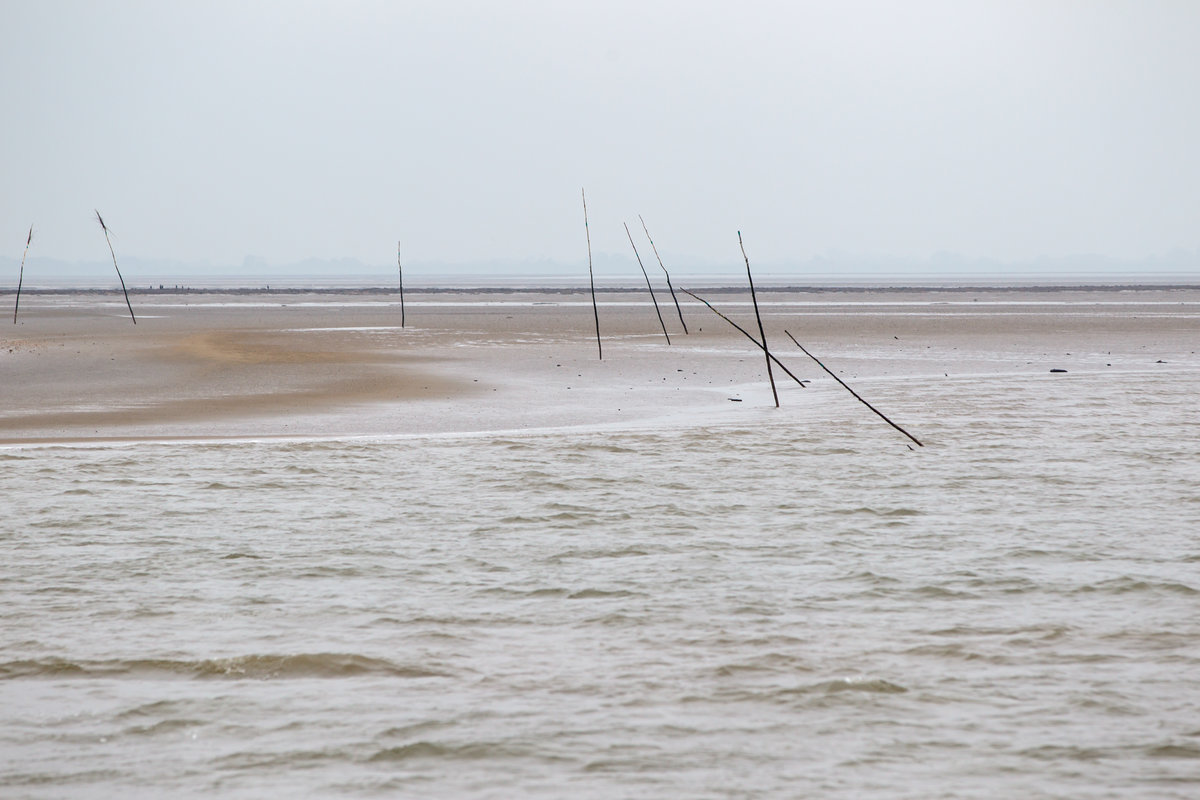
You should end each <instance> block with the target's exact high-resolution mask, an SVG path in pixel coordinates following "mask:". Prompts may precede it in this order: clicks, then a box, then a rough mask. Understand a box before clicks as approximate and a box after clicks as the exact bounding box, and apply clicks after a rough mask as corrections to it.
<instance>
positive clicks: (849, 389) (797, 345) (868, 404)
mask: <svg viewBox="0 0 1200 800" xmlns="http://www.w3.org/2000/svg"><path fill="white" fill-rule="evenodd" d="M784 333H787V337H788V338H789V339H791V340H792V341H793V342H796V337H795V336H792V334H791V333H788V331H786V330H785V331H784ZM796 347H799V348H800V349H801V350H802V351H803V352H804V355H806V356H808V357H809V358H811V359H812V360H813V361H816V362H817V366H818V367H820V368H821V369H823V370H825V371H826V372H827V373H829V377H831V378H833V379H834V380H835V381H837V382H838V383H840V384H841V385H842V387H843V388H845V390H846V391H847V392H849V393H850V394H852V395H854V398H855V399H856V400H858V402H860V403H862V404H863V405H864V406H866V407H867V408H869V409H871V410H872V411H874V412H875V413H876V414H878V415H879V418H880V419H881V420H883V421H884V422H886V423H887V424H888V425H891V426H892V427H893V428H895V429H896V430H898V431H900V432H901V433H903V434H904V435H905V436H907V437H908V438H909V439H912V440H913V441H914V442H916V443H917V447H924V446H925V445H923V444H921V442H920V440H918V439H917V437H915V436H913V435H912V434H911V433H909V432H908V431H906V430H904V428H901V427H900V426H899V425H897V424H896V423H894V422H892V421H891V420H890V419H888V418H887V417H886V416H884V414H883V412H882V411H880V410H879V409H878V408H876V407H875V406H873V405H871V404H870V403H868V402H867V401H866V400H863V399H862V397H860V396H859V394H858V392H856V391H854V390H853V389H851V388H850V387H849V386H847V385H846V382H845V381H844V380H842V379H841V378H839V377H838V376H837V375H834V374H833V370H831V369H830V368H829V367H827V366H825V365H824V364H822V363H821V360H820V359H819V358H817V357H816V356H814V355H813V354H812V353H810V352H808V351H807V350H805V349H804V345H802V344H800V343H799V342H796Z"/></svg>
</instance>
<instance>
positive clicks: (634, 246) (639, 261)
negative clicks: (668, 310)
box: [625, 225, 671, 344]
mask: <svg viewBox="0 0 1200 800" xmlns="http://www.w3.org/2000/svg"><path fill="white" fill-rule="evenodd" d="M625 235H626V236H628V237H629V246H630V247H632V248H633V254H634V256H636V257H637V262H638V266H639V267H641V268H642V275H643V276H644V277H645V278H646V288H647V289H649V290H650V299H651V300H652V301H654V313H655V314H658V324H659V325H661V326H662V332H663V336H666V337H667V344H670V343H671V336H670V334H668V333H667V323H665V322H663V318H662V312H661V311H659V310H658V298H656V297H655V296H654V287H653V286H651V285H650V276H649V275H648V274H646V267H645V266H644V265H643V264H642V257H641V256H640V255H638V251H637V245H636V244H634V243H633V234H631V233H630V232H629V226H628V225H625Z"/></svg>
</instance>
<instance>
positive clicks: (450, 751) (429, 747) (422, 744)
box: [367, 740, 528, 763]
mask: <svg viewBox="0 0 1200 800" xmlns="http://www.w3.org/2000/svg"><path fill="white" fill-rule="evenodd" d="M525 755H528V753H527V752H526V751H525V750H524V749H522V748H515V747H512V746H510V745H504V744H494V743H491V742H470V743H467V744H443V743H439V742H429V741H425V740H421V741H417V742H411V743H409V744H404V745H399V746H397V747H388V748H385V749H383V750H380V751H378V752H377V753H375V754H374V755H372V756H371V757H370V758H368V759H367V761H369V762H372V763H379V762H393V761H413V760H430V759H437V760H451V761H473V760H480V759H494V758H505V757H509V758H511V757H520V756H525Z"/></svg>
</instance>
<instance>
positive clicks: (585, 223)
mask: <svg viewBox="0 0 1200 800" xmlns="http://www.w3.org/2000/svg"><path fill="white" fill-rule="evenodd" d="M579 193H580V195H581V196H582V197H583V232H584V233H585V234H587V247H588V282H589V283H590V284H591V286H592V313H593V314H594V315H595V316H596V352H597V353H598V354H599V356H600V360H601V361H603V360H604V348H603V347H601V346H600V307H599V306H597V305H596V278H595V276H594V275H593V274H592V233H591V231H590V230H588V221H587V194H586V193H585V192H584V191H583V189H580V190H579Z"/></svg>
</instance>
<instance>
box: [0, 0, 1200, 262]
mask: <svg viewBox="0 0 1200 800" xmlns="http://www.w3.org/2000/svg"><path fill="white" fill-rule="evenodd" d="M1198 36H1200V3H1195V2H1190V1H1189V0H1179V1H1177V2H1168V1H1164V0H1160V1H1157V2H1156V1H1155V0H1142V1H1141V2H1123V1H1122V0H1105V2H1091V1H1090V0H1086V1H1085V0H1080V1H1078V2H1075V1H1069V0H1036V1H1034V2H1023V0H998V1H997V2H989V1H988V0H945V1H942V0H906V2H898V1H896V2H875V1H873V0H837V1H836V2H804V1H803V0H790V1H788V2H755V1H754V0H746V1H743V2H737V3H735V2H711V0H686V1H684V0H678V1H672V2H655V0H637V1H636V2H632V1H627V0H605V1H604V2H586V1H585V2H557V1H551V2H536V1H534V0H505V2H465V1H459V0H438V1H437V2H424V0H412V1H411V2H400V1H397V2H369V1H368V0H338V1H337V2H333V1H330V2H315V1H309V0H258V1H257V2H255V0H249V1H247V0H236V2H226V1H225V0H206V1H205V2H187V1H186V0H180V1H179V2H170V3H163V2H158V1H157V0H152V1H148V2H133V1H131V0H108V1H107V2H103V3H101V2H61V1H57V0H36V1H35V0H25V1H21V0H10V1H9V2H6V3H5V4H4V25H3V32H2V33H0V45H2V46H0V107H2V108H3V109H4V110H5V119H4V124H3V125H2V126H0V149H2V152H3V154H4V155H3V158H2V159H0V187H2V189H0V237H3V241H2V242H0V255H3V256H4V257H6V258H8V259H13V258H17V257H19V255H20V253H21V250H22V248H23V246H24V244H25V235H26V231H27V229H28V227H29V225H30V224H32V225H33V226H34V235H35V239H34V247H33V248H31V255H30V257H31V259H33V258H34V257H35V256H36V257H40V258H54V259H61V260H65V261H102V260H103V259H104V258H107V255H108V252H107V246H106V245H105V243H104V240H103V234H102V233H101V231H100V229H99V226H98V225H97V224H96V222H95V219H94V216H93V209H99V210H100V211H101V213H102V214H103V215H104V218H105V221H106V222H107V223H108V225H109V227H110V228H111V229H112V230H113V232H114V239H113V244H114V247H115V248H116V249H117V251H118V253H119V254H121V255H122V256H123V257H133V258H139V259H149V260H155V259H157V260H161V261H164V262H171V263H182V264H196V265H210V266H213V267H222V266H229V267H231V268H233V269H231V271H233V270H234V269H237V268H245V267H246V266H247V265H248V264H251V263H259V264H264V263H265V264H288V263H294V262H300V261H304V260H312V259H316V260H323V261H328V262H331V263H332V262H338V261H344V263H345V264H346V265H347V266H346V268H347V269H351V268H353V266H354V265H355V264H357V263H361V264H368V265H389V264H393V265H394V263H395V258H396V247H397V241H399V242H400V243H401V251H402V254H403V257H404V261H405V263H406V264H408V265H409V267H410V268H414V269H417V270H419V269H420V268H421V266H422V265H426V266H428V265H439V264H441V265H460V266H461V265H473V266H475V267H478V268H479V269H481V270H486V269H510V270H511V269H513V268H514V265H518V266H519V265H522V264H526V265H543V266H545V265H551V266H552V267H553V268H559V267H561V268H563V269H567V270H572V269H579V268H583V269H586V263H587V261H586V259H587V249H586V248H587V244H586V241H585V232H584V226H583V208H582V204H581V190H582V189H586V192H587V205H588V214H589V231H590V233H591V238H592V246H593V249H594V250H595V252H596V253H597V254H598V257H600V258H603V255H602V254H620V255H621V256H622V257H624V256H627V255H629V254H631V252H632V251H631V250H630V248H629V242H628V240H627V238H626V234H625V230H624V227H623V223H628V224H629V225H630V230H631V231H633V232H634V234H635V237H634V241H635V242H636V243H637V245H638V247H639V249H640V250H642V254H643V257H644V258H647V259H652V258H653V256H652V254H651V253H650V252H649V248H648V245H647V244H646V243H645V234H644V233H642V231H641V224H640V223H639V222H638V215H639V214H641V215H642V216H643V218H644V219H645V222H646V224H647V226H648V227H649V229H650V232H651V233H652V234H653V236H654V241H655V244H656V245H657V246H658V250H659V252H660V254H661V255H662V257H663V259H664V261H666V262H667V263H668V266H669V267H672V268H675V267H678V268H682V269H686V268H687V267H689V266H697V265H706V264H723V263H731V264H734V265H737V264H738V263H740V258H741V255H740V252H739V250H738V246H737V232H738V231H739V230H740V231H742V233H743V235H744V237H745V239H746V248H747V252H748V254H749V255H750V256H751V258H752V259H753V260H754V261H755V262H756V263H763V264H768V265H775V266H776V267H779V268H786V267H787V265H802V264H805V263H811V262H813V260H814V259H815V260H821V259H825V260H829V259H833V260H834V261H837V260H838V259H842V260H851V261H852V260H854V259H855V258H862V259H892V260H896V261H897V262H898V263H908V262H912V263H914V264H916V263H927V262H929V260H930V259H934V260H937V259H939V258H940V259H941V260H942V262H944V263H947V264H951V265H955V264H959V265H961V268H962V269H964V270H969V269H970V268H971V266H970V265H971V263H973V262H975V261H978V260H989V261H994V262H1001V263H1020V262H1029V261H1031V260H1037V259H1046V258H1049V259H1056V258H1066V257H1070V256H1073V255H1076V254H1093V255H1096V256H1099V257H1103V258H1109V259H1123V260H1130V261H1132V262H1137V261H1138V260H1139V259H1143V258H1146V257H1151V256H1155V255H1159V254H1163V253H1169V252H1180V251H1182V252H1183V253H1184V254H1185V255H1186V254H1196V255H1200V155H1198V147H1200V91H1198V90H1197V87H1200V47H1197V44H1196V42H1197V39H1198ZM3 242H7V244H4V243H3ZM949 254H954V255H949ZM247 259H250V260H247ZM652 264H653V262H651V264H648V266H651V265H652ZM581 265H582V266H581ZM334 268H336V266H335V267H334Z"/></svg>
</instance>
